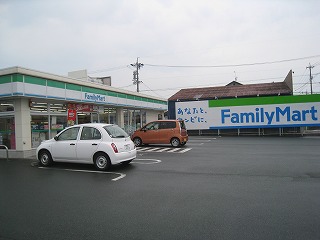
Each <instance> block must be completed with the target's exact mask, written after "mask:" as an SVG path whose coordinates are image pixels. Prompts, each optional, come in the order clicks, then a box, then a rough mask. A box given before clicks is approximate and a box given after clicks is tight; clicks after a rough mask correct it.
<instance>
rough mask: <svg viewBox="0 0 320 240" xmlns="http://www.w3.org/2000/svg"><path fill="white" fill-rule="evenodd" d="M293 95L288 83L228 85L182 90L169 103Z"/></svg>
mask: <svg viewBox="0 0 320 240" xmlns="http://www.w3.org/2000/svg"><path fill="white" fill-rule="evenodd" d="M279 94H280V95H292V91H291V89H290V88H289V86H288V85H287V84H286V82H273V83H260V84H247V85H240V84H239V85H227V86H222V87H206V88H188V89H181V90H180V91H179V92H177V93H176V94H174V95H173V96H171V97H170V98H169V101H178V100H180V101H186V100H188V101H194V100H201V99H203V100H208V99H217V98H218V99H219V98H234V97H256V96H277V95H279Z"/></svg>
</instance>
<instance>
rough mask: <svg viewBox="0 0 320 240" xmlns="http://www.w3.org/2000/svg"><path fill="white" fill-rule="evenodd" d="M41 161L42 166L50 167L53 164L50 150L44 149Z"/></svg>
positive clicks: (40, 155) (41, 152)
mask: <svg viewBox="0 0 320 240" xmlns="http://www.w3.org/2000/svg"><path fill="white" fill-rule="evenodd" d="M39 162H40V165H41V166H44V167H48V166H50V165H51V164H52V157H51V154H50V152H49V151H47V150H42V151H40V153H39Z"/></svg>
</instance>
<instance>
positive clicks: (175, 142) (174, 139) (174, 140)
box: [170, 138, 180, 147]
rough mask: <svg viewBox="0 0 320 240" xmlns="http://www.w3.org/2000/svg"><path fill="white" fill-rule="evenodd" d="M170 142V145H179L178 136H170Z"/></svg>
mask: <svg viewBox="0 0 320 240" xmlns="http://www.w3.org/2000/svg"><path fill="white" fill-rule="evenodd" d="M170 143H171V145H172V147H179V146H180V140H179V138H172V139H171V141H170Z"/></svg>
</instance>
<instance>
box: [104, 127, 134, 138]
mask: <svg viewBox="0 0 320 240" xmlns="http://www.w3.org/2000/svg"><path fill="white" fill-rule="evenodd" d="M103 128H104V129H105V130H106V131H107V133H108V134H109V136H110V137H112V138H126V137H129V135H128V134H127V133H126V132H125V131H124V130H123V129H122V128H120V127H119V126H118V125H108V126H105V127H103Z"/></svg>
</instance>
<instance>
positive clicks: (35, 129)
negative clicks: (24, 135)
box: [31, 115, 49, 148]
mask: <svg viewBox="0 0 320 240" xmlns="http://www.w3.org/2000/svg"><path fill="white" fill-rule="evenodd" d="M48 139H49V125H48V116H38V115H33V116H31V147H32V148H36V147H38V146H39V145H40V143H41V142H42V141H44V140H48Z"/></svg>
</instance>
